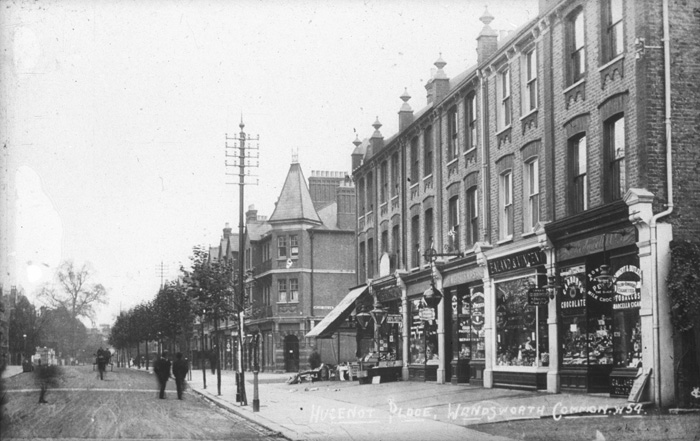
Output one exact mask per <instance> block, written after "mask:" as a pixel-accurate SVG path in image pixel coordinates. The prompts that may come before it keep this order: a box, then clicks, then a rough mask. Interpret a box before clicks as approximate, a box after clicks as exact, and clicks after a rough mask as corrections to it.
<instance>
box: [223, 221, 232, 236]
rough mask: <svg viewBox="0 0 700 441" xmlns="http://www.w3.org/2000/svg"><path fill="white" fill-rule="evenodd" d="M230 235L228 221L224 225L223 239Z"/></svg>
mask: <svg viewBox="0 0 700 441" xmlns="http://www.w3.org/2000/svg"><path fill="white" fill-rule="evenodd" d="M230 236H231V227H230V226H229V224H228V222H226V225H224V239H227V238H229V237H230Z"/></svg>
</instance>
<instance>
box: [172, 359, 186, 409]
mask: <svg viewBox="0 0 700 441" xmlns="http://www.w3.org/2000/svg"><path fill="white" fill-rule="evenodd" d="M188 370H189V366H187V360H183V359H182V353H181V352H178V353H177V354H175V361H174V362H173V376H174V377H175V386H176V387H177V399H178V400H181V399H182V392H184V390H185V376H186V375H187V371H188Z"/></svg>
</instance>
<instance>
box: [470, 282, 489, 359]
mask: <svg viewBox="0 0 700 441" xmlns="http://www.w3.org/2000/svg"><path fill="white" fill-rule="evenodd" d="M470 296H471V305H470V308H471V357H472V359H474V360H480V359H481V360H483V359H484V358H486V339H485V337H486V333H485V331H484V323H485V322H484V317H485V315H484V289H483V288H482V287H478V288H472V289H471V293H470Z"/></svg>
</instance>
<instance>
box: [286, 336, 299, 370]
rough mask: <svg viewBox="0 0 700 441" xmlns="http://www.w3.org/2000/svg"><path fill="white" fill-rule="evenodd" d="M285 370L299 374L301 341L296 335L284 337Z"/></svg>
mask: <svg viewBox="0 0 700 441" xmlns="http://www.w3.org/2000/svg"><path fill="white" fill-rule="evenodd" d="M284 370H285V371H287V372H299V339H298V338H297V336H296V335H288V336H286V337H284Z"/></svg>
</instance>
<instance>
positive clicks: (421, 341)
mask: <svg viewBox="0 0 700 441" xmlns="http://www.w3.org/2000/svg"><path fill="white" fill-rule="evenodd" d="M423 308H427V306H426V305H425V304H424V303H423V301H422V300H420V299H416V300H413V301H412V302H411V334H410V340H411V344H410V345H411V349H410V351H411V353H410V357H409V359H410V361H411V364H438V363H439V361H440V356H439V353H438V339H437V323H436V322H435V320H430V321H424V320H421V316H420V311H421V309H423Z"/></svg>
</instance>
